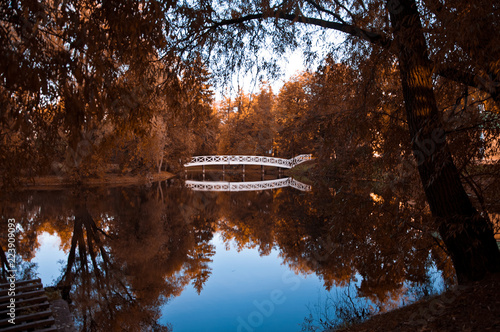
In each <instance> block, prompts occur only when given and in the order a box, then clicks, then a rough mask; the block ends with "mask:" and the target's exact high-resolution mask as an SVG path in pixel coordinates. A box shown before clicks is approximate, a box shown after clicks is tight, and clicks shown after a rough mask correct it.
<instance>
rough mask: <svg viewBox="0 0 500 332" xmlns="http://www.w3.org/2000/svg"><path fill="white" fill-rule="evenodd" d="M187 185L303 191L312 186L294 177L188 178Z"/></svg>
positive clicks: (209, 188)
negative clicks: (247, 180) (234, 180)
mask: <svg viewBox="0 0 500 332" xmlns="http://www.w3.org/2000/svg"><path fill="white" fill-rule="evenodd" d="M186 187H188V188H191V189H192V190H195V191H256V190H268V189H276V188H285V187H292V188H295V189H298V190H301V191H311V189H312V187H311V186H310V185H307V184H305V183H302V182H299V181H297V180H295V179H293V178H284V179H276V180H266V181H250V182H227V181H193V180H186Z"/></svg>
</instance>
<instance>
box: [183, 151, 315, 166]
mask: <svg viewBox="0 0 500 332" xmlns="http://www.w3.org/2000/svg"><path fill="white" fill-rule="evenodd" d="M311 159H313V158H312V155H310V154H303V155H299V156H297V157H295V158H291V159H284V158H276V157H266V156H230V155H221V156H218V155H214V156H196V157H192V158H191V161H190V162H188V163H186V164H184V167H192V166H206V165H259V166H274V167H281V168H292V167H294V166H296V165H298V164H300V163H303V162H305V161H307V160H311Z"/></svg>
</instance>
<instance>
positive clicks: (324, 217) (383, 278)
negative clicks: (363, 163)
mask: <svg viewBox="0 0 500 332" xmlns="http://www.w3.org/2000/svg"><path fill="white" fill-rule="evenodd" d="M344 188H349V189H340V190H339V189H334V188H329V187H328V186H326V185H325V186H321V185H317V186H315V188H314V190H313V191H312V192H310V193H302V192H296V191H292V190H276V191H274V192H270V191H269V192H259V193H241V194H240V193H238V194H231V193H229V194H228V193H225V194H224V195H221V196H219V197H221V199H219V200H218V204H219V205H220V206H221V218H220V220H221V221H220V222H219V224H218V229H220V230H221V231H222V232H223V236H224V238H225V239H234V240H235V241H236V243H237V246H238V248H242V247H257V248H258V249H259V251H260V252H261V254H268V253H269V252H270V250H271V249H272V248H273V247H278V248H279V250H280V256H281V257H282V258H283V260H284V261H285V262H286V263H287V264H288V265H289V266H290V267H291V268H292V269H293V270H295V271H296V272H297V273H302V274H309V273H315V274H317V275H318V276H319V277H320V278H322V280H323V281H324V284H325V286H326V287H327V289H330V288H331V287H332V286H334V285H339V286H345V285H347V284H348V283H349V282H351V281H352V280H355V279H356V275H357V274H359V275H361V277H362V280H361V284H360V285H359V287H358V294H359V295H360V296H362V297H367V298H369V299H370V300H372V301H374V302H377V303H380V304H384V306H385V308H390V307H393V306H395V305H396V304H397V303H399V302H400V301H401V299H402V297H403V296H404V294H407V292H406V288H405V287H406V286H408V285H410V284H411V285H413V286H414V287H420V286H421V285H424V284H428V283H429V278H430V276H429V273H428V271H429V269H430V268H431V267H432V266H433V265H434V264H437V267H438V269H439V270H441V271H442V273H443V277H444V278H445V280H447V281H448V282H453V280H454V275H453V270H452V266H451V265H450V262H449V260H447V259H446V257H445V254H444V252H443V251H442V250H441V248H440V247H439V246H438V244H437V240H436V239H435V238H434V237H433V236H432V231H433V229H432V228H430V227H429V225H432V223H431V221H430V216H429V214H428V213H426V210H425V205H423V203H422V204H420V202H419V201H412V202H407V201H401V200H400V199H397V198H396V197H393V196H391V195H385V196H384V195H382V194H381V195H375V194H373V192H372V190H374V188H373V185H371V184H369V183H365V184H363V183H357V184H355V185H352V186H345V187H344ZM222 197H223V198H222Z"/></svg>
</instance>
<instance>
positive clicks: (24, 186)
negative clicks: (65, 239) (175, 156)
mask: <svg viewBox="0 0 500 332" xmlns="http://www.w3.org/2000/svg"><path fill="white" fill-rule="evenodd" d="M174 176H175V174H173V173H170V172H160V173H152V174H149V175H119V174H106V175H105V176H103V177H100V178H86V179H82V180H80V181H78V182H75V181H74V180H72V179H69V178H67V177H61V176H57V175H47V176H38V177H35V178H33V180H31V181H30V180H28V179H24V180H22V181H21V185H20V186H19V189H20V190H57V189H65V188H68V187H73V186H85V187H100V186H107V187H116V186H118V187H119V186H132V185H144V184H149V183H153V182H161V181H165V180H168V179H171V178H173V177H174Z"/></svg>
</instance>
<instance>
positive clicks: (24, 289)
mask: <svg viewBox="0 0 500 332" xmlns="http://www.w3.org/2000/svg"><path fill="white" fill-rule="evenodd" d="M15 285H16V287H15V295H13V296H9V289H10V284H9V283H6V284H0V331H2V332H11V331H37V332H52V331H54V332H57V331H58V329H57V328H56V325H55V319H54V316H53V313H52V310H51V309H50V303H49V300H48V298H47V296H46V295H45V290H44V289H43V285H42V281H41V280H40V279H33V280H25V281H16V283H15ZM11 291H12V290H11ZM12 298H13V299H15V301H14V302H11V301H12V300H11V299H12ZM11 303H14V304H15V318H14V317H12V316H9V313H10V312H11V309H10V308H9V307H8V306H9V305H11ZM12 319H13V320H12ZM9 320H10V322H9ZM12 322H15V324H12Z"/></svg>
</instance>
